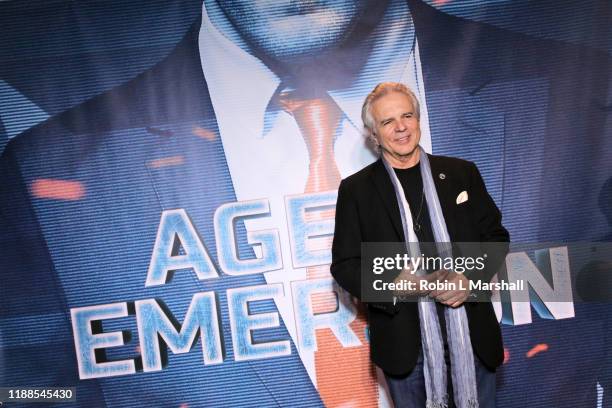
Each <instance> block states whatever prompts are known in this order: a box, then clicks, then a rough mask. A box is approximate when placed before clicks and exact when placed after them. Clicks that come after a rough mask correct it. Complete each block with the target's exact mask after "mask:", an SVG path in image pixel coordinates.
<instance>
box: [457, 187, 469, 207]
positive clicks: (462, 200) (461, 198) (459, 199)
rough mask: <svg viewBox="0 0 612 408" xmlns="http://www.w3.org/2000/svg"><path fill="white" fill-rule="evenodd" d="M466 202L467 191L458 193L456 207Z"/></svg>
mask: <svg viewBox="0 0 612 408" xmlns="http://www.w3.org/2000/svg"><path fill="white" fill-rule="evenodd" d="M467 200H468V194H467V191H465V190H463V191H462V192H460V193H459V195H458V196H457V205H459V204H461V203H465V202H466V201H467Z"/></svg>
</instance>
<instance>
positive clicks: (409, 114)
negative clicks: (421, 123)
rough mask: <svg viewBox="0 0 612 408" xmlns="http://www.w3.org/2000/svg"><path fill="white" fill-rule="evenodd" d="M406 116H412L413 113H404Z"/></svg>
mask: <svg viewBox="0 0 612 408" xmlns="http://www.w3.org/2000/svg"><path fill="white" fill-rule="evenodd" d="M404 117H405V118H411V117H412V113H404Z"/></svg>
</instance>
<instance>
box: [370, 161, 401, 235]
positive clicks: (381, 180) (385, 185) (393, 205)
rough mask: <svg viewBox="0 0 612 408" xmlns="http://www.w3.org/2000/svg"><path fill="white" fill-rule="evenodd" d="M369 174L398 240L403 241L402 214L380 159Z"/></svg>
mask: <svg viewBox="0 0 612 408" xmlns="http://www.w3.org/2000/svg"><path fill="white" fill-rule="evenodd" d="M371 176H372V182H373V183H374V186H375V187H376V191H377V192H378V194H379V196H380V198H381V200H382V202H383V204H384V207H385V210H386V212H387V215H388V216H389V218H390V219H391V223H392V224H393V228H394V229H395V232H397V235H398V236H399V238H400V240H401V241H404V229H403V227H402V216H401V215H400V211H399V206H398V204H397V198H396V197H395V189H394V188H393V184H392V183H391V179H389V175H388V174H387V169H385V166H384V164H383V162H382V160H380V159H379V160H378V161H377V162H376V163H375V165H374V168H373V171H372V173H371Z"/></svg>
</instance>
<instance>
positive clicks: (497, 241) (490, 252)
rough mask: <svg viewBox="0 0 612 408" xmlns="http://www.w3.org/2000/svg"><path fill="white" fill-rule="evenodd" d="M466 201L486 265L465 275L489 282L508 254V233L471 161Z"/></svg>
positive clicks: (499, 213) (471, 278)
mask: <svg viewBox="0 0 612 408" xmlns="http://www.w3.org/2000/svg"><path fill="white" fill-rule="evenodd" d="M470 187H471V188H470V190H471V191H470V193H471V196H472V197H470V200H473V201H472V203H473V206H472V211H473V214H472V216H473V217H474V218H473V220H474V223H475V226H476V228H477V230H478V234H479V239H480V242H481V249H482V252H484V253H486V254H487V262H486V267H485V268H484V269H483V270H481V271H476V270H472V271H470V273H469V274H466V277H467V278H468V279H470V280H473V281H477V280H482V281H484V282H490V281H491V278H493V275H495V274H496V273H497V272H498V270H499V268H500V267H502V266H503V263H504V260H505V258H506V254H507V253H508V248H509V244H508V243H509V241H510V234H509V233H508V231H507V230H506V228H504V226H503V225H502V214H501V212H500V211H499V209H498V208H497V205H495V201H493V198H491V196H490V195H489V193H488V192H487V188H486V186H485V183H484V181H483V179H482V176H481V175H480V172H479V171H478V168H477V167H476V165H475V164H473V163H470Z"/></svg>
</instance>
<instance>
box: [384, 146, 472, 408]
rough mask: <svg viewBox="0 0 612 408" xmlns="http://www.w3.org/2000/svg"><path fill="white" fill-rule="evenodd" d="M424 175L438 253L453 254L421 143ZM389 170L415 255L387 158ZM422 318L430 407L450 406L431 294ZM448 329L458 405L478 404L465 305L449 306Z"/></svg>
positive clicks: (422, 305) (416, 250)
mask: <svg viewBox="0 0 612 408" xmlns="http://www.w3.org/2000/svg"><path fill="white" fill-rule="evenodd" d="M418 148H419V149H420V162H421V177H422V179H423V190H424V193H425V199H426V200H427V209H428V210H429V216H430V219H431V226H432V229H433V234H434V238H435V240H436V248H437V250H438V255H439V256H441V257H445V256H451V254H452V252H451V251H452V248H451V245H450V237H449V235H448V231H447V229H446V222H445V221H444V215H443V214H442V208H441V207H440V200H439V199H438V193H437V192H436V186H435V185H434V181H433V176H432V175H431V167H430V165H429V159H428V157H427V153H425V151H424V150H423V149H422V148H421V147H420V146H419V147H418ZM383 163H384V165H385V168H386V169H387V173H388V174H389V177H390V178H391V182H392V184H393V187H394V188H395V196H396V198H397V202H398V205H399V209H400V214H401V216H402V227H403V230H404V238H405V239H406V250H407V251H408V253H409V254H410V255H411V256H415V257H416V256H420V255H421V250H420V247H419V239H418V238H417V236H416V233H415V232H414V228H413V225H412V213H411V212H410V206H409V205H408V202H407V201H406V196H405V194H404V189H403V188H402V185H401V184H400V182H399V180H398V179H397V176H396V174H395V171H393V168H392V167H391V165H390V164H389V163H388V162H387V161H386V160H385V159H384V158H383ZM425 273H426V271H424V270H422V269H421V270H419V271H417V272H416V274H417V276H422V275H424V274H425ZM418 306H419V320H420V323H421V343H422V347H423V375H424V377H425V390H426V392H427V408H442V407H447V406H448V395H447V378H446V371H447V370H446V363H445V361H444V343H443V340H442V331H441V329H440V322H439V321H438V314H437V311H436V304H435V302H434V301H433V299H431V298H429V297H421V298H419V304H418ZM444 316H445V320H446V333H447V337H448V338H447V341H448V347H449V350H450V360H451V376H452V382H453V390H454V397H455V405H456V406H457V407H458V408H473V407H478V392H477V388H476V374H475V368H474V354H473V352H472V343H471V341H470V330H469V327H468V320H467V315H466V314H465V308H464V307H463V306H460V307H458V308H454V309H453V308H450V307H447V308H445V311H444Z"/></svg>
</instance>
